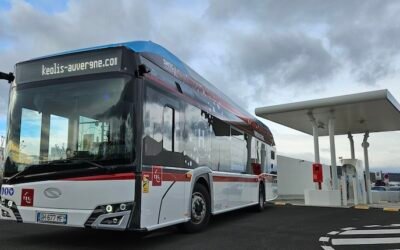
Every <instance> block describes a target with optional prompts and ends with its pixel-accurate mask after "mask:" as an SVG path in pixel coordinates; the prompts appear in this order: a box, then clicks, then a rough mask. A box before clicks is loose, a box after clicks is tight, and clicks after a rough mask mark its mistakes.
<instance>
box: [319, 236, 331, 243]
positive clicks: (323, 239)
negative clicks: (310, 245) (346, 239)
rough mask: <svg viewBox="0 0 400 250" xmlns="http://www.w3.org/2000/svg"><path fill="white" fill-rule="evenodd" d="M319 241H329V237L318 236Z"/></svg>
mask: <svg viewBox="0 0 400 250" xmlns="http://www.w3.org/2000/svg"><path fill="white" fill-rule="evenodd" d="M319 241H322V242H328V241H329V237H319Z"/></svg>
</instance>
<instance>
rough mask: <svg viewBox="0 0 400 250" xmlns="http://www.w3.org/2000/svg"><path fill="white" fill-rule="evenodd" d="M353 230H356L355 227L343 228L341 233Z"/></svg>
mask: <svg viewBox="0 0 400 250" xmlns="http://www.w3.org/2000/svg"><path fill="white" fill-rule="evenodd" d="M353 229H356V228H355V227H345V228H342V230H343V231H348V230H353Z"/></svg>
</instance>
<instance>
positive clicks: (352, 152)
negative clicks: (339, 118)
mask: <svg viewBox="0 0 400 250" xmlns="http://www.w3.org/2000/svg"><path fill="white" fill-rule="evenodd" d="M348 137H349V141H350V152H351V159H353V160H354V159H355V158H356V155H355V153H354V140H353V135H352V134H351V132H349V133H348Z"/></svg>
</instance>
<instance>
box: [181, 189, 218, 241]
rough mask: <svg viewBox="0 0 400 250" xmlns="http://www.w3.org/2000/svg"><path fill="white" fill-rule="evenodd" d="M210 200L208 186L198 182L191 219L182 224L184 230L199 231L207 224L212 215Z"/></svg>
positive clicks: (192, 204)
mask: <svg viewBox="0 0 400 250" xmlns="http://www.w3.org/2000/svg"><path fill="white" fill-rule="evenodd" d="M210 201H211V199H210V194H209V193H208V190H207V188H206V187H205V186H204V185H201V184H196V185H195V186H194V189H193V193H192V200H191V206H190V212H191V216H190V220H189V221H188V222H186V223H184V224H182V229H183V231H185V232H188V233H194V232H199V231H201V230H203V229H204V228H205V227H206V226H207V224H208V222H209V220H210V215H211V202H210Z"/></svg>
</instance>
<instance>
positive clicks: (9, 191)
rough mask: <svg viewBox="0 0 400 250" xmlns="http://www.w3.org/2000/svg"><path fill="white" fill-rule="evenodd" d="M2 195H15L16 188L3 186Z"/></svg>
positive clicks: (0, 192) (0, 193)
mask: <svg viewBox="0 0 400 250" xmlns="http://www.w3.org/2000/svg"><path fill="white" fill-rule="evenodd" d="M0 195H1V196H13V195H14V188H12V187H1V191H0Z"/></svg>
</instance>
